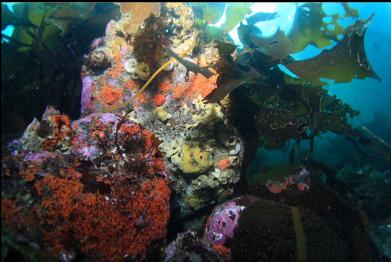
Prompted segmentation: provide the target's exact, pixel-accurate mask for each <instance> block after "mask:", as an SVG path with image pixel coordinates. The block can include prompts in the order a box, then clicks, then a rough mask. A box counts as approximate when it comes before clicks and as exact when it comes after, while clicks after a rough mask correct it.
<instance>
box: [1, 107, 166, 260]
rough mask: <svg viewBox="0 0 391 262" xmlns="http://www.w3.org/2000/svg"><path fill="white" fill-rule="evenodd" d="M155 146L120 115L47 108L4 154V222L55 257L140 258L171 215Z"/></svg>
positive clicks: (151, 138) (148, 135)
mask: <svg viewBox="0 0 391 262" xmlns="http://www.w3.org/2000/svg"><path fill="white" fill-rule="evenodd" d="M158 145H159V142H158V140H157V139H156V138H155V137H154V135H153V134H152V133H151V132H150V131H149V130H147V129H144V128H142V127H141V126H140V125H138V124H136V123H134V122H132V121H130V120H125V121H123V122H121V117H120V116H118V115H114V114H111V113H106V114H98V113H97V114H91V115H89V116H87V117H85V118H81V119H80V120H77V121H74V122H71V121H70V120H69V118H68V117H67V116H66V115H61V114H60V113H59V112H58V111H56V110H54V109H53V108H48V109H47V110H46V111H45V114H44V116H43V118H42V121H41V122H38V121H37V120H36V119H35V120H34V121H33V122H32V123H31V124H30V126H29V128H28V129H27V130H26V132H25V133H24V135H23V137H22V138H21V139H18V140H15V141H14V142H13V143H12V144H11V145H10V147H9V148H10V151H11V152H10V154H9V155H8V156H6V157H4V158H3V159H2V174H3V175H2V189H3V190H2V200H1V201H2V202H1V205H2V210H1V215H2V221H3V222H4V223H5V225H7V226H8V227H9V228H11V229H12V231H13V232H14V233H15V234H16V235H17V236H20V237H22V236H23V237H22V238H23V239H24V242H25V243H28V244H30V245H31V244H32V243H34V245H36V246H37V247H40V248H41V249H43V250H46V251H47V252H48V253H49V254H50V255H51V256H53V257H54V258H57V259H59V258H60V257H61V256H69V257H71V258H73V259H75V258H76V253H75V252H76V251H77V250H80V251H81V252H82V253H83V254H84V256H85V257H86V258H88V259H93V260H100V261H105V260H108V259H110V260H115V261H121V260H123V259H124V258H127V257H129V258H132V257H133V258H138V259H143V258H145V256H146V253H147V247H148V245H149V244H150V243H151V242H153V241H155V240H158V239H164V237H165V234H166V225H167V223H168V219H169V216H170V208H169V201H170V192H171V190H170V187H169V181H168V177H167V170H166V167H165V165H164V160H163V157H162V154H161V153H160V151H159V149H158Z"/></svg>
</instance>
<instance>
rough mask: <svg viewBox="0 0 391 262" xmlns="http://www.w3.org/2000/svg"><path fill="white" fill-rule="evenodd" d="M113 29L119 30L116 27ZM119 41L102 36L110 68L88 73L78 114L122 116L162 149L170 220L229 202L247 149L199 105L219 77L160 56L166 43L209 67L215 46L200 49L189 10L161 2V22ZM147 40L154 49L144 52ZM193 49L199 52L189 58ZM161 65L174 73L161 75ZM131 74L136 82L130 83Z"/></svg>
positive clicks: (223, 120)
mask: <svg viewBox="0 0 391 262" xmlns="http://www.w3.org/2000/svg"><path fill="white" fill-rule="evenodd" d="M121 19H125V18H124V17H123V18H121ZM115 23H117V24H118V23H121V20H119V21H117V22H115ZM111 27H116V25H115V24H111ZM156 28H158V29H159V30H157V31H156ZM116 30H117V32H122V31H121V30H122V29H121V28H120V27H116ZM109 31H110V30H109ZM156 32H159V33H158V34H157V33H156ZM122 33H123V34H122V35H125V32H122ZM118 35H121V34H119V33H117V34H116V35H115V36H114V35H112V34H109V35H106V38H107V39H106V45H105V48H108V49H110V50H111V57H112V61H113V63H112V66H111V67H110V68H108V69H107V70H106V71H105V72H103V73H102V74H101V75H93V74H91V73H90V72H88V71H87V72H86V77H90V78H91V79H92V81H93V83H94V85H93V86H94V88H92V92H91V101H92V102H91V106H90V107H89V109H88V110H85V111H83V112H82V114H83V115H86V114H90V113H94V112H95V113H102V112H125V113H126V114H127V117H128V118H129V119H131V120H132V121H135V122H137V123H139V124H141V125H142V126H144V127H146V128H148V129H149V130H151V131H152V132H154V134H155V135H156V136H157V137H158V138H159V139H160V140H161V141H162V143H161V144H160V145H159V147H160V150H161V152H162V153H163V155H164V159H165V164H166V166H167V168H168V170H169V172H168V173H169V177H170V182H171V185H172V189H173V191H174V192H175V194H174V199H175V201H174V203H175V204H174V210H179V211H178V212H179V214H178V215H176V216H175V219H180V218H182V217H184V216H186V215H189V214H191V213H192V212H194V210H198V209H200V208H202V207H205V206H209V205H211V204H213V203H215V202H216V201H221V200H223V199H226V198H227V197H229V195H231V194H232V193H233V187H234V185H235V184H237V183H238V182H239V178H240V168H241V161H242V159H243V152H244V144H243V141H242V139H241V138H240V136H239V134H238V133H237V132H236V130H235V129H234V128H233V127H232V126H231V125H230V124H229V122H228V121H227V116H226V114H225V111H224V109H223V108H222V107H221V106H220V105H218V104H214V103H210V104H207V103H205V102H203V99H204V98H205V97H206V96H207V95H208V94H209V93H210V92H211V91H212V90H214V89H215V88H216V81H217V78H218V74H214V75H213V76H211V77H210V78H206V77H204V76H203V75H202V74H194V73H192V72H189V71H187V69H186V68H185V67H184V66H183V65H182V64H180V63H176V62H175V60H174V62H172V63H169V62H170V61H171V60H167V55H166V54H165V52H161V53H159V52H160V51H159V50H160V48H162V47H163V45H167V43H168V42H170V43H171V44H169V46H170V48H171V49H172V50H173V51H174V52H175V53H177V54H179V56H181V57H182V56H184V57H186V59H188V60H189V61H190V60H191V61H192V62H193V63H199V64H201V61H202V64H204V65H205V66H208V65H212V64H213V63H214V62H216V61H217V60H216V59H218V58H219V54H218V49H217V48H216V47H214V46H213V45H207V46H206V47H201V46H198V43H199V42H200V38H201V35H200V34H199V33H198V31H196V28H195V26H194V17H193V13H192V10H191V8H190V7H188V6H187V5H185V4H182V3H166V4H162V12H161V13H160V16H159V17H154V16H150V17H148V18H147V20H146V21H145V24H144V26H142V27H140V29H139V30H138V31H137V32H136V33H135V38H134V39H133V40H132V41H128V40H126V37H125V38H124V37H120V36H118ZM150 42H151V43H152V44H153V45H154V46H155V45H156V48H153V47H151V46H149V45H148V43H150ZM120 46H122V47H120ZM112 47H115V48H112ZM125 47H126V48H125ZM196 47H197V49H199V51H198V52H197V53H198V54H197V56H194V54H193V53H192V51H193V50H194V49H195V48H196ZM121 48H122V49H124V50H126V52H122V51H121ZM162 50H163V51H164V49H163V48H162ZM163 62H164V63H166V66H167V67H166V68H167V69H169V68H170V67H171V66H172V69H171V70H169V71H164V70H163V69H164V67H162V66H161V65H162V63H163ZM141 63H144V65H143V66H148V68H149V72H148V74H145V75H143V76H141V77H140V75H139V74H138V73H137V72H136V71H137V67H138V66H139V65H140V64H141ZM158 67H159V68H158ZM155 70H156V71H155ZM147 71H148V70H147ZM135 75H137V76H138V78H140V79H134V78H135V77H134V76H135ZM149 76H150V78H149V79H147V78H148V77H149ZM155 77H156V78H155ZM142 79H144V80H147V81H146V82H144V81H141V80H142ZM151 80H152V81H151ZM145 88H146V89H145ZM144 89H145V91H144ZM221 161H223V162H224V163H225V164H223V165H222V164H221Z"/></svg>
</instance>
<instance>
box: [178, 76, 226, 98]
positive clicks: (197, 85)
mask: <svg viewBox="0 0 391 262" xmlns="http://www.w3.org/2000/svg"><path fill="white" fill-rule="evenodd" d="M217 77H218V74H215V75H213V76H212V77H210V78H209V79H208V78H206V77H204V76H203V75H201V74H197V75H194V74H193V75H192V76H191V77H190V81H189V83H188V84H187V85H185V86H183V85H181V84H180V85H177V86H176V87H174V88H173V91H172V94H173V97H174V99H176V100H180V99H188V100H193V99H194V98H196V97H197V96H198V95H201V96H202V97H205V96H207V95H208V94H209V93H210V92H212V91H213V90H214V89H215V88H216V81H217Z"/></svg>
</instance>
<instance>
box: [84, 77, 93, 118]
mask: <svg viewBox="0 0 391 262" xmlns="http://www.w3.org/2000/svg"><path fill="white" fill-rule="evenodd" d="M93 82H94V81H93V80H92V78H91V77H90V76H84V77H83V89H82V92H81V113H82V114H84V113H85V112H86V111H87V109H88V108H89V106H90V104H91V96H92V85H93Z"/></svg>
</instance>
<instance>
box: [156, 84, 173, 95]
mask: <svg viewBox="0 0 391 262" xmlns="http://www.w3.org/2000/svg"><path fill="white" fill-rule="evenodd" d="M158 88H159V90H160V91H161V92H162V93H163V94H167V92H168V91H169V90H170V89H171V83H170V82H168V81H162V82H160V83H159V84H158Z"/></svg>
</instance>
